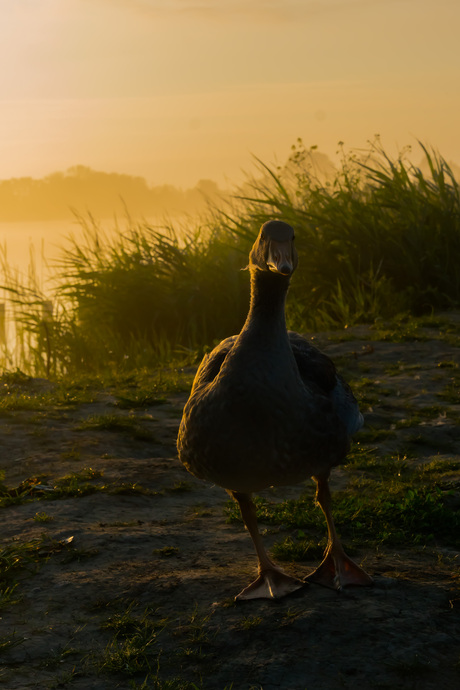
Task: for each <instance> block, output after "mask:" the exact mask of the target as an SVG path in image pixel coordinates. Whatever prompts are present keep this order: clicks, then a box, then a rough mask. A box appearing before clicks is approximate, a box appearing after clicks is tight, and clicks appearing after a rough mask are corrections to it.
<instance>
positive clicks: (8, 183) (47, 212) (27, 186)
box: [0, 165, 223, 222]
mask: <svg viewBox="0 0 460 690" xmlns="http://www.w3.org/2000/svg"><path fill="white" fill-rule="evenodd" d="M222 195H223V192H222V191H221V190H219V188H218V186H217V184H216V183H215V182H213V181H212V180H200V181H199V182H198V183H197V185H196V186H195V187H193V188H192V189H185V190H183V189H179V188H177V187H174V186H172V185H161V186H156V187H149V186H148V184H147V182H146V180H145V179H144V178H143V177H133V176H131V175H122V174H119V173H106V172H98V171H96V170H92V169H91V168H88V167H86V166H83V165H77V166H74V167H72V168H69V169H68V170H67V171H65V172H56V173H53V174H51V175H47V176H46V177H44V178H41V179H34V178H32V177H19V178H12V179H9V180H0V221H3V222H7V221H35V220H52V219H61V218H68V217H69V216H70V215H71V214H72V211H73V210H77V211H78V212H79V213H84V212H86V211H90V212H91V213H92V214H93V215H94V216H95V217H97V218H106V217H111V216H113V215H114V213H116V214H118V213H123V212H124V211H125V210H127V211H128V212H129V213H130V214H132V215H134V216H136V217H139V216H143V217H149V216H161V215H176V214H180V213H196V212H197V211H201V210H202V209H203V208H204V207H205V205H206V200H213V199H215V198H216V197H220V196H222Z"/></svg>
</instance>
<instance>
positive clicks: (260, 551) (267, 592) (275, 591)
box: [229, 491, 305, 601]
mask: <svg viewBox="0 0 460 690" xmlns="http://www.w3.org/2000/svg"><path fill="white" fill-rule="evenodd" d="M229 493H230V495H231V496H233V498H234V499H235V500H236V501H237V502H238V504H239V506H240V510H241V515H242V517H243V521H244V524H245V525H246V527H247V528H248V532H249V534H250V535H251V538H252V541H253V542H254V547H255V549H256V553H257V559H258V561H259V576H258V577H257V579H256V580H254V582H252V583H251V584H250V585H248V587H246V588H245V589H243V591H242V592H240V593H239V594H238V595H237V596H236V597H235V600H237V601H239V600H241V599H279V598H280V597H284V596H285V595H286V594H290V593H291V592H295V590H296V589H300V588H301V587H304V586H305V582H302V581H301V580H297V579H296V578H294V577H291V576H290V575H286V573H285V572H283V570H281V568H279V567H278V566H277V565H275V564H274V563H273V562H272V561H271V560H270V559H269V557H268V555H267V552H266V550H265V547H264V545H263V543H262V537H261V536H260V533H259V529H258V527H257V517H256V509H255V506H254V503H253V502H252V499H251V496H250V495H249V494H242V493H238V492H236V491H230V492H229Z"/></svg>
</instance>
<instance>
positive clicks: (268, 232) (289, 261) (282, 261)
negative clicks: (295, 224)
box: [249, 220, 298, 276]
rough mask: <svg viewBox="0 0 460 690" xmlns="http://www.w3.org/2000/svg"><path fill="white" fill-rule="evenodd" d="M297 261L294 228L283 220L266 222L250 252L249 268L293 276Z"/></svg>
mask: <svg viewBox="0 0 460 690" xmlns="http://www.w3.org/2000/svg"><path fill="white" fill-rule="evenodd" d="M297 262H298V257H297V251H296V248H295V246H294V230H293V228H292V227H291V226H290V225H288V224H287V223H284V222H283V221H281V220H269V221H267V222H266V223H264V224H263V225H262V227H261V228H260V231H259V235H258V237H257V239H256V241H255V243H254V245H253V247H252V249H251V252H250V254H249V268H250V269H256V270H260V271H270V272H272V273H277V274H278V275H282V276H291V275H292V274H293V273H294V271H295V269H296V267H297Z"/></svg>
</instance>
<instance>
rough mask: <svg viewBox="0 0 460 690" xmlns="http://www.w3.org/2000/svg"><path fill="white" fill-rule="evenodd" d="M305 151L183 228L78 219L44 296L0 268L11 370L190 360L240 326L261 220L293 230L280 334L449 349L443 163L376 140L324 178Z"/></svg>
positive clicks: (452, 277)
mask: <svg viewBox="0 0 460 690" xmlns="http://www.w3.org/2000/svg"><path fill="white" fill-rule="evenodd" d="M309 154H310V152H309V151H308V150H307V149H306V148H305V146H304V145H303V143H302V142H301V141H298V142H297V144H296V145H295V146H294V147H293V149H292V153H291V156H290V158H289V160H288V162H287V164H286V166H284V167H280V168H276V169H275V168H271V167H270V166H268V165H266V164H265V163H263V162H260V161H259V162H257V170H256V173H255V175H254V177H249V178H248V179H247V181H246V184H245V186H244V188H243V189H242V190H236V193H235V195H234V198H233V200H232V201H231V202H230V203H228V202H225V203H224V202H222V204H221V206H220V208H218V209H216V208H215V209H213V210H212V212H210V213H208V215H206V216H204V217H203V218H202V219H199V220H198V221H197V222H196V224H195V227H192V228H190V227H188V228H183V227H177V226H176V227H172V226H168V227H164V228H161V229H159V228H153V227H151V226H149V225H148V224H145V223H144V224H138V225H134V224H131V225H128V227H127V228H126V229H125V230H124V231H123V233H122V234H120V235H118V237H117V238H116V239H114V240H111V241H109V240H108V239H107V237H105V236H104V235H103V233H101V232H100V229H99V228H98V226H97V223H96V222H95V221H94V220H93V219H92V218H91V217H88V218H87V219H86V220H85V219H84V218H83V219H82V218H80V222H81V223H82V224H83V225H84V229H85V239H84V241H79V242H78V243H77V242H74V243H73V245H72V244H70V249H67V250H66V251H65V252H64V253H63V255H62V260H61V265H60V268H59V275H60V278H59V279H58V280H57V282H56V285H55V292H54V295H53V296H52V299H51V300H50V298H49V296H45V295H43V294H42V293H41V292H40V289H39V287H38V286H37V284H36V281H35V282H32V284H30V285H25V286H24V285H21V284H19V283H18V279H17V277H15V275H14V274H12V273H11V271H10V272H8V270H7V267H5V270H6V276H7V277H6V285H5V288H6V290H7V291H8V293H9V295H10V301H11V304H12V307H13V309H14V315H15V320H16V325H17V333H18V346H17V347H16V354H15V357H16V360H17V364H19V365H20V366H21V368H23V369H24V370H27V372H28V373H33V374H35V375H37V374H38V375H46V376H50V375H56V374H58V373H75V372H86V373H88V372H92V373H95V374H97V373H99V372H103V371H112V372H115V371H116V372H118V373H122V372H129V371H133V370H136V369H138V368H141V367H145V366H148V367H159V366H164V365H165V364H166V363H168V364H170V363H171V362H174V363H175V366H176V368H178V369H181V368H183V367H187V366H189V365H193V364H195V363H196V362H197V361H198V360H199V358H200V357H201V356H202V354H203V352H204V351H206V349H207V348H209V347H211V346H212V344H213V343H214V342H215V341H216V340H219V339H221V338H223V337H226V336H228V335H230V334H232V333H237V332H238V331H239V330H240V328H241V326H242V323H243V321H244V318H245V316H246V313H247V307H248V296H249V288H248V275H247V272H245V271H241V270H240V269H242V268H244V267H245V266H246V264H247V256H248V251H249V248H250V246H251V244H252V243H253V241H254V238H255V236H256V234H257V231H258V229H259V227H260V225H261V224H262V223H263V222H264V221H266V220H267V219H268V218H281V219H283V220H286V221H288V222H289V223H291V224H292V225H293V227H294V228H295V231H296V244H297V249H298V253H299V259H300V262H299V270H298V271H297V272H296V274H295V276H294V278H293V281H292V287H291V291H290V295H289V300H288V307H287V308H288V312H287V317H288V324H289V326H290V327H291V328H294V329H295V330H299V331H312V330H324V329H329V328H337V327H343V326H346V325H348V326H350V325H353V324H356V323H362V322H367V323H374V324H375V329H374V334H373V337H375V338H376V339H379V340H387V341H391V342H411V341H415V340H424V339H426V338H427V337H428V336H427V333H425V332H424V329H430V331H431V332H433V331H434V330H437V331H438V332H439V333H440V334H443V337H444V338H451V339H454V340H456V342H457V341H458V339H459V328H458V326H457V327H456V328H455V327H452V326H447V325H446V323H445V322H444V320H443V318H442V317H433V316H432V315H433V313H434V311H435V310H440V309H448V308H451V307H455V306H458V304H459V303H460V268H459V265H458V261H457V260H456V257H457V256H458V255H459V254H460V193H459V185H458V182H457V180H456V179H455V177H454V174H453V173H452V170H451V169H450V167H449V165H448V164H447V162H446V161H445V160H444V159H443V158H442V156H440V155H439V154H438V153H436V152H435V151H434V150H432V149H429V148H428V147H425V146H423V145H420V151H419V154H421V155H422V156H423V157H424V162H425V166H426V168H427V169H428V172H427V173H422V171H421V170H420V169H419V168H418V167H417V166H415V165H414V164H413V163H411V162H410V160H409V159H408V157H407V155H406V154H407V151H403V152H402V153H401V154H400V155H399V156H397V157H396V158H392V157H390V156H388V154H386V152H385V150H384V148H383V147H382V145H381V144H380V142H379V141H378V140H376V141H375V142H373V143H372V144H370V145H369V150H368V151H367V152H362V151H360V152H359V153H354V152H349V153H345V152H343V156H342V161H341V164H340V167H339V169H338V170H337V172H336V174H335V176H333V177H331V178H330V179H328V180H327V183H326V182H325V181H320V180H319V179H318V178H317V177H315V174H314V173H313V171H312V168H311V164H310V156H309ZM50 305H52V307H53V312H52V313H51V309H50ZM401 315H402V316H401ZM414 315H415V316H421V315H422V317H423V321H419V322H417V321H416V320H414V318H413V317H414ZM12 361H13V360H12V355H11V354H8V353H5V363H9V364H7V366H8V367H9V368H11V362H12ZM151 394H152V392H150V393H149V395H151ZM133 403H134V404H133V405H132V406H133V407H134V406H135V403H136V401H133ZM139 404H140V405H142V401H141V400H139Z"/></svg>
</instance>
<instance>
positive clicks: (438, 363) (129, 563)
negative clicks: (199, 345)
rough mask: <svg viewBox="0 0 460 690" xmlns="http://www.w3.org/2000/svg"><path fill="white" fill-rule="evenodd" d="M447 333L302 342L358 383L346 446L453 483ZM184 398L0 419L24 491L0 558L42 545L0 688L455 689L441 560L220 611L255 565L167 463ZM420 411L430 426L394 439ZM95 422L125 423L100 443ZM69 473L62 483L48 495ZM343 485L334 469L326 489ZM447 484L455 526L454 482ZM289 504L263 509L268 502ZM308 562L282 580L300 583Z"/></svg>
mask: <svg viewBox="0 0 460 690" xmlns="http://www.w3.org/2000/svg"><path fill="white" fill-rule="evenodd" d="M451 323H453V327H452V334H453V335H452V336H451V337H447V336H446V334H445V332H444V330H443V329H444V327H431V328H425V329H423V337H424V338H425V339H424V340H419V341H408V342H401V343H394V342H385V341H383V340H381V341H374V342H371V341H369V340H366V339H365V338H368V337H369V336H370V335H371V332H370V331H369V330H368V329H364V328H361V329H355V330H354V331H353V333H354V336H355V339H351V340H346V341H344V342H340V343H338V342H331V341H329V340H328V339H327V338H326V336H324V337H323V338H318V339H317V340H318V342H319V344H320V345H321V346H322V347H323V349H324V350H325V351H326V352H328V353H329V354H330V355H331V356H333V357H334V358H335V359H337V361H338V362H339V365H340V367H341V368H342V369H344V370H345V371H346V375H347V376H348V377H349V378H352V379H356V380H357V381H361V384H360V385H361V389H360V391H361V393H362V391H364V394H363V398H362V399H363V410H364V413H365V416H366V422H367V425H366V429H365V430H364V432H363V435H362V437H361V440H360V438H357V440H358V441H360V443H363V444H364V443H368V444H371V445H372V447H374V448H375V449H376V452H379V453H383V452H386V451H394V450H395V449H398V448H399V447H402V446H403V445H404V444H406V445H407V444H408V443H412V444H415V446H414V447H415V448H416V450H417V453H416V458H415V460H414V461H417V462H424V461H425V460H426V459H427V458H433V457H447V456H448V457H449V458H451V459H452V461H455V462H457V463H459V467H460V451H459V440H460V432H459V428H458V416H459V412H460V405H459V402H458V384H457V382H458V369H457V365H458V361H459V357H458V355H459V348H458V345H459V341H460V339H459V336H458V330H457V331H456V329H457V328H458V320H457V319H454V320H453V321H451ZM383 337H385V336H384V335H383ZM363 381H364V383H363ZM366 381H368V382H369V383H365V382H366ZM37 385H39V384H37ZM443 396H444V397H443ZM186 397H187V396H186V394H175V395H171V396H169V398H168V400H167V402H166V403H165V404H162V405H150V406H149V405H146V406H145V407H136V408H135V409H132V410H130V409H120V408H119V407H116V406H114V402H116V396H115V397H114V395H113V393H107V392H104V391H101V392H100V393H99V394H98V395H97V396H96V397H95V399H94V400H93V401H92V402H86V403H81V404H78V405H76V406H75V405H71V406H68V407H67V408H66V407H62V406H53V405H51V404H50V405H49V406H48V407H46V406H41V407H40V409H38V410H37V409H35V410H9V411H4V412H1V413H0V443H1V457H0V469H3V470H4V471H5V480H4V482H5V484H6V486H8V487H18V486H19V485H20V484H21V482H24V480H25V479H27V478H31V477H38V478H37V479H36V480H35V482H31V483H30V486H33V485H34V484H35V489H31V490H30V491H29V495H28V498H29V500H25V501H23V502H20V503H18V504H13V505H9V506H6V507H3V508H0V519H1V521H2V522H1V546H2V548H5V547H12V546H18V547H19V546H20V545H21V544H26V543H33V542H32V540H34V539H41V538H42V537H43V535H45V537H46V538H45V539H44V540H43V541H42V542H41V545H40V553H39V555H38V556H37V554H38V551H37V549H38V547H37V549H35V551H34V554H35V557H34V558H33V559H31V562H30V567H29V570H27V569H26V570H23V571H22V572H21V574H20V582H19V585H18V587H17V588H16V590H15V592H14V595H12V597H11V599H12V601H11V602H10V603H8V604H7V605H5V606H4V607H3V608H2V609H1V611H0V616H1V619H0V684H2V683H3V686H4V687H5V688H8V690H17V689H22V688H39V689H41V688H43V689H46V688H60V687H62V688H74V689H75V690H90V689H94V690H105V689H107V690H108V689H109V688H110V689H112V688H127V689H129V688H145V689H147V688H158V689H159V688H169V689H173V688H174V689H176V688H177V689H179V688H184V689H185V688H204V689H206V690H224V688H227V690H230V688H233V690H249V688H263V690H275V688H276V689H279V688H281V689H283V690H304V689H308V690H336V689H337V688H354V689H355V688H359V689H361V690H365V689H367V688H369V689H370V688H392V689H393V690H394V689H395V688H405V689H406V688H409V689H411V688H413V689H414V690H431V689H433V690H434V689H435V688H436V690H439V689H441V688H442V689H443V690H454V688H455V689H456V688H458V687H460V568H459V566H460V563H459V554H458V552H456V551H454V550H453V549H446V548H438V547H435V546H434V545H433V547H429V548H428V547H426V548H421V547H417V546H413V547H412V548H409V545H408V547H407V548H406V549H404V550H398V551H396V550H394V549H383V548H382V549H378V550H376V549H374V547H372V548H370V549H369V550H366V551H365V552H363V553H360V554H359V555H358V560H361V561H362V562H364V565H365V567H366V569H367V570H368V572H370V573H371V574H372V575H373V576H374V578H375V587H373V588H369V589H367V588H366V589H359V590H357V589H352V590H349V591H346V592H342V593H340V594H338V593H337V592H334V591H331V590H328V589H324V588H321V587H318V586H314V585H310V586H309V587H306V588H305V590H302V591H300V592H299V593H297V594H295V595H293V596H291V597H288V598H285V599H284V600H281V601H279V602H269V601H257V602H246V603H242V604H239V605H235V604H234V603H233V597H234V595H235V594H236V593H237V592H238V591H239V590H240V589H241V588H242V587H243V586H245V585H246V584H248V582H249V581H250V580H251V578H252V577H253V576H254V575H255V557H254V554H253V549H252V545H251V542H250V539H249V536H248V535H247V533H245V532H244V530H243V529H242V526H241V525H240V524H229V523H228V522H227V521H226V514H225V511H224V507H225V505H226V504H227V496H226V494H225V493H224V492H223V491H222V490H221V489H219V488H217V487H213V486H209V485H207V484H205V483H203V482H200V481H198V480H196V479H194V478H193V477H191V476H189V475H188V474H187V472H186V471H185V470H184V469H183V468H182V466H181V465H180V463H179V462H178V460H177V458H176V451H175V437H176V433H177V426H178V422H179V418H180V413H181V409H182V406H183V404H184V402H185V400H186ZM440 405H441V407H442V409H441V410H439V406H440ZM430 406H431V408H432V409H433V414H432V416H431V417H428V416H427V415H426V414H425V416H424V417H423V419H422V420H420V419H419V420H418V421H416V422H414V424H413V425H411V424H409V423H407V424H406V423H405V421H406V420H407V419H409V418H410V416H414V417H415V416H416V413H417V411H420V410H427V409H428V408H430ZM445 410H446V411H448V414H446V412H445ZM108 416H111V417H113V416H117V417H129V419H130V420H131V422H130V425H127V426H126V427H125V428H122V427H121V426H118V427H117V425H116V424H112V428H109V425H106V428H104V427H103V424H102V423H101V420H102V419H103V418H105V419H106V420H107V417H108ZM88 419H92V420H93V424H92V425H91V424H90V423H88ZM94 420H96V421H94ZM98 420H99V421H98ZM133 420H134V421H133ZM134 422H135V423H134ZM139 430H141V433H140V432H139ZM379 430H383V432H385V433H382V434H381V435H380V436H379V433H378V432H379ZM387 432H391V433H387ZM366 434H367V436H366ZM417 438H418V441H416V440H414V439H417ZM84 468H92V470H93V472H92V473H89V472H86V473H85V472H82V470H83V469H84ZM72 473H73V476H74V479H73V483H72V481H71V480H66V481H61V483H60V484H59V482H58V483H56V482H57V480H58V479H59V478H62V477H64V476H65V475H71V474H72ZM39 475H40V476H39ZM41 475H43V476H41ZM349 476H350V472H346V471H344V470H343V469H339V470H337V471H336V472H335V475H334V481H333V484H332V486H333V488H334V487H335V488H338V487H340V486H343V485H344V484H346V482H347V481H349ZM449 481H450V482H451V485H452V487H453V491H452V501H453V505H454V507H455V508H456V510H458V509H459V502H460V501H459V498H458V497H459V486H460V471H459V472H458V473H457V475H455V474H454V475H452V474H451V476H450V477H449ZM57 484H59V486H60V487H61V495H60V497H59V498H58V497H57V495H56V486H57ZM24 486H25V485H23V489H24ZM53 487H54V488H53ZM91 487H92V488H91ZM96 487H99V490H97V491H96V490H95V488H96ZM303 490H304V487H294V488H289V489H286V490H285V491H281V490H279V491H276V492H275V493H273V492H272V493H270V494H269V496H270V498H271V500H281V499H282V498H284V497H285V496H289V497H296V496H299V495H300V493H301V492H302V491H303ZM47 491H48V494H49V499H48V500H46V499H45V498H43V497H44V496H46V492H47ZM53 491H54V493H52V492H53ZM30 499H33V500H30ZM262 527H264V525H262ZM265 527H267V526H265ZM287 534H289V530H288V529H287V528H284V527H283V526H282V525H281V526H279V527H276V528H273V527H270V528H269V529H267V531H266V535H265V539H266V541H267V544H268V545H271V544H272V543H273V542H274V541H276V540H277V539H279V538H280V535H281V536H283V537H284V536H286V535H287ZM323 536H324V535H318V539H319V538H321V537H323ZM69 537H73V541H72V542H70V543H67V542H66V540H67V539H68V538H69ZM37 563H38V565H37ZM316 564H317V562H315V561H305V562H302V563H292V564H286V566H285V567H286V569H287V570H289V572H292V573H294V574H297V575H299V576H303V575H305V574H307V573H308V572H310V570H311V569H312V568H313V567H314V566H315V565H316Z"/></svg>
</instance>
